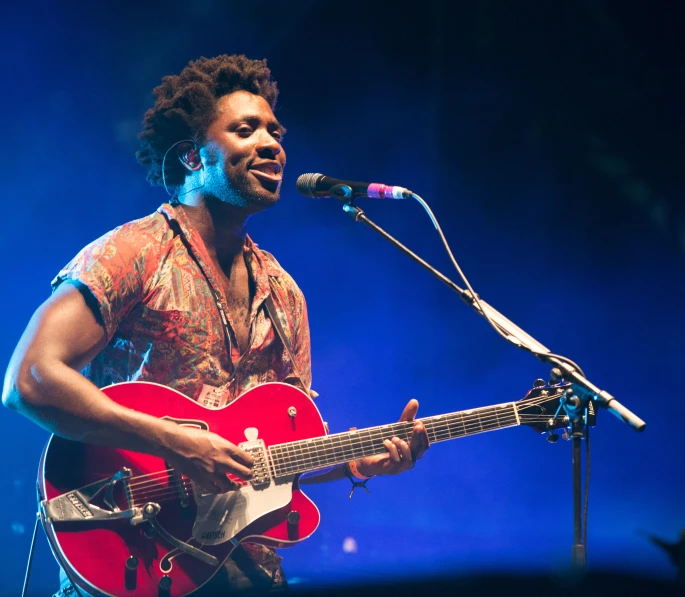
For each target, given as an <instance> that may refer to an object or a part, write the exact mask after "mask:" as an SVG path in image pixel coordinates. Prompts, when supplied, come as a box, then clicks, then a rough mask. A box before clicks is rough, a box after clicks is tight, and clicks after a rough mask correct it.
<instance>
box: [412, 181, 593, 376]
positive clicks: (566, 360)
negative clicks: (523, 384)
mask: <svg viewBox="0 0 685 597" xmlns="http://www.w3.org/2000/svg"><path fill="white" fill-rule="evenodd" d="M411 197H412V199H414V200H416V201H418V203H419V204H420V205H421V206H422V207H423V209H424V210H426V213H427V214H428V216H429V217H430V219H431V222H433V226H434V227H435V229H436V230H437V231H438V235H439V236H440V240H441V241H442V244H443V246H444V247H445V251H447V255H448V256H449V258H450V260H451V261H452V265H453V266H454V268H455V269H456V270H457V273H458V274H459V277H460V278H461V279H462V281H463V282H464V284H465V285H466V288H468V290H469V292H470V293H471V298H472V299H473V301H474V302H475V303H476V305H478V309H480V312H481V314H482V315H483V317H485V320H486V321H487V322H488V323H489V324H490V326H491V327H492V328H493V329H494V330H495V331H496V332H497V333H498V334H499V335H500V336H502V338H504V339H505V340H506V341H507V342H511V340H510V339H509V337H508V336H507V335H506V334H505V333H504V332H502V330H500V328H499V327H498V326H497V324H496V323H495V322H494V321H492V319H490V316H489V315H488V314H487V312H486V311H485V309H483V307H482V306H481V304H480V299H479V297H478V295H477V294H476V293H475V292H474V290H473V288H472V287H471V284H470V282H469V281H468V279H467V278H466V275H465V274H464V272H463V271H461V267H459V264H458V263H457V260H456V259H455V258H454V255H453V254H452V250H451V249H450V246H449V244H448V243H447V239H446V238H445V235H444V234H443V233H442V229H441V228H440V224H438V220H437V218H436V217H435V215H434V214H433V212H432V210H431V208H430V207H428V204H427V203H426V202H425V201H424V200H423V199H422V198H421V197H419V196H418V195H417V194H416V193H412V194H411ZM519 348H523V349H524V350H527V351H528V352H530V353H531V354H533V355H534V356H535V357H537V358H540V357H543V356H545V357H552V358H555V359H557V360H559V361H562V362H564V363H567V364H569V365H571V367H573V368H574V369H576V370H577V371H578V372H579V373H580V374H581V375H582V376H583V377H585V373H583V370H582V369H581V368H580V367H579V366H578V365H577V364H576V363H574V362H573V361H572V360H571V359H569V358H568V357H565V356H562V355H559V354H554V353H551V352H538V351H535V350H531V349H530V348H528V347H526V346H519Z"/></svg>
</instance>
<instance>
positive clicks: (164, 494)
mask: <svg viewBox="0 0 685 597" xmlns="http://www.w3.org/2000/svg"><path fill="white" fill-rule="evenodd" d="M529 416H530V417H535V416H536V415H529ZM543 418H545V419H546V417H543ZM237 482H238V483H239V484H240V485H241V486H246V485H248V483H247V482H245V481H242V480H237ZM181 487H182V488H183V489H184V490H186V491H187V490H191V493H192V489H193V481H192V480H191V479H188V478H184V479H182V481H181V482H180V483H179V482H172V483H170V484H169V485H168V486H164V487H161V486H159V487H157V489H153V488H148V489H146V490H139V491H138V492H136V494H135V495H133V492H132V496H131V497H132V498H133V500H132V506H133V507H139V506H140V505H142V504H137V503H136V502H137V501H138V500H142V501H143V502H145V503H147V502H148V501H150V500H152V499H154V500H155V501H157V502H161V501H169V500H177V499H179V498H180V497H181V496H179V489H180V488H181ZM208 495H211V494H208ZM187 497H190V496H189V495H188V496H187Z"/></svg>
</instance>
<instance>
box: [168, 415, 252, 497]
mask: <svg viewBox="0 0 685 597" xmlns="http://www.w3.org/2000/svg"><path fill="white" fill-rule="evenodd" d="M170 439H171V441H170V442H166V441H165V443H170V444H171V447H168V448H167V449H166V451H168V454H167V455H165V460H167V461H168V462H169V464H171V465H172V466H173V467H174V468H175V469H176V470H177V471H178V472H180V473H182V474H184V475H185V476H186V477H188V478H190V479H191V480H193V481H194V482H195V483H198V484H199V485H200V486H202V487H203V488H204V489H205V490H206V491H208V492H210V493H224V492H226V491H233V490H236V489H239V488H240V487H241V484H240V483H239V482H237V481H234V480H232V479H231V478H229V477H228V476H227V475H232V476H234V477H237V478H239V479H242V480H243V481H248V480H250V479H251V478H252V462H253V459H252V456H250V455H249V454H248V453H247V452H245V451H244V450H241V449H240V448H239V447H238V446H236V445H235V444H232V443H231V442H229V441H227V440H225V439H224V438H222V437H221V436H219V435H217V434H216V433H212V432H211V431H205V430H204V429H198V428H196V427H182V426H179V427H178V431H177V432H175V433H174V435H173V437H172V438H170Z"/></svg>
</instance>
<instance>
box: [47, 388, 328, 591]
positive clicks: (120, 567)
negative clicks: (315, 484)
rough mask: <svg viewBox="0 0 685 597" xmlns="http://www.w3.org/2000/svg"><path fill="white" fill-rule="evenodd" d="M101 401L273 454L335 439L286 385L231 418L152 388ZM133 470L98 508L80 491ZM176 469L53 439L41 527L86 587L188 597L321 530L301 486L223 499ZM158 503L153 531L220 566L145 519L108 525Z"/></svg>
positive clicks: (101, 496) (258, 392)
mask: <svg viewBox="0 0 685 597" xmlns="http://www.w3.org/2000/svg"><path fill="white" fill-rule="evenodd" d="M103 391H104V392H105V394H107V396H109V398H111V399H112V400H114V401H115V402H117V403H119V404H121V405H123V406H126V407H128V408H131V409H134V410H136V411H140V412H143V413H146V414H149V415H151V416H154V417H158V418H169V419H172V420H174V421H175V422H177V423H178V424H181V425H193V426H198V427H201V428H204V429H208V430H209V431H212V432H214V433H216V434H218V435H220V436H222V437H223V438H225V439H227V440H228V441H230V442H232V443H234V444H236V445H238V446H240V445H241V444H244V445H246V444H249V445H253V444H254V442H255V440H262V442H263V445H265V446H266V449H267V450H268V447H269V446H270V445H275V444H282V443H286V442H292V441H298V440H307V439H309V438H316V437H321V436H324V435H325V434H326V431H325V427H324V423H323V421H322V419H321V416H320V414H319V412H318V410H317V408H316V407H315V406H314V403H313V402H312V401H311V400H310V398H309V397H308V396H307V395H306V394H305V393H304V392H302V391H300V390H299V389H297V388H294V387H293V386H290V385H287V384H283V383H269V384H264V385H262V386H258V387H256V388H253V389H252V390H249V391H248V392H246V393H245V394H243V395H242V396H241V397H240V398H238V399H237V400H235V401H234V402H232V403H231V404H229V405H227V406H225V407H223V408H221V409H209V408H206V407H204V406H202V405H200V404H198V403H197V402H195V401H194V400H191V399H189V398H187V397H186V396H184V395H182V394H180V393H178V392H176V391H174V390H171V389H169V388H167V387H164V386H161V385H157V384H152V383H145V382H131V383H122V384H116V385H113V386H109V387H108V388H105V389H104V390H103ZM250 442H252V444H250ZM125 469H128V470H130V476H128V477H127V478H126V481H125V482H124V481H116V482H112V483H105V485H104V489H103V490H102V491H99V492H97V493H96V495H94V496H92V499H88V500H85V499H84V498H83V494H84V493H85V492H80V491H79V490H81V489H82V488H87V487H88V486H89V485H92V484H94V483H96V482H98V481H103V480H106V479H109V478H111V477H112V476H113V475H115V474H116V473H117V472H119V471H122V470H125ZM169 469H170V467H169V466H168V464H167V463H166V462H165V461H164V460H163V459H161V458H158V457H155V456H150V455H148V454H142V453H138V452H132V451H127V450H119V449H113V448H106V447H101V446H96V445H92V444H84V443H80V442H74V441H70V440H65V439H63V438H60V437H58V436H54V435H53V436H52V437H51V438H50V440H49V441H48V444H47V446H46V448H45V450H44V452H43V455H42V457H41V462H40V468H39V474H38V489H39V493H40V499H41V506H42V508H41V511H42V512H43V517H42V518H43V523H44V527H45V531H46V534H47V536H48V540H49V542H50V545H51V548H52V550H53V553H54V554H55V557H56V558H57V560H58V561H59V563H60V564H61V566H62V567H63V568H64V570H65V571H66V573H67V575H68V576H69V577H70V578H71V580H72V582H74V583H75V584H76V585H77V586H78V587H80V588H82V589H83V590H85V591H87V592H88V593H91V594H94V595H100V594H104V595H112V596H115V597H122V596H130V597H158V596H162V595H165V596H168V597H183V596H185V595H187V594H190V593H192V592H193V591H195V590H196V589H198V588H199V587H201V586H202V585H203V584H205V583H206V582H207V581H208V580H209V579H210V578H211V577H212V576H213V575H214V574H215V573H216V572H217V571H218V570H219V569H220V568H221V564H222V563H223V562H224V561H225V560H226V558H227V557H228V556H229V555H230V554H231V551H232V550H233V549H234V548H235V546H237V545H238V544H239V543H240V542H243V541H245V542H251V543H261V544H263V545H267V546H272V547H289V546H292V545H294V544H295V543H297V542H298V541H301V540H302V539H305V538H306V537H308V536H310V535H311V534H312V533H313V532H314V531H315V530H316V528H317V527H318V524H319V519H320V517H319V511H318V509H317V508H316V506H315V505H314V503H313V502H312V501H311V500H310V499H309V498H307V496H305V495H304V494H303V493H302V492H301V491H300V489H299V487H298V484H297V476H296V475H293V476H291V477H285V478H283V477H282V478H279V479H275V478H272V479H271V480H270V482H266V483H263V484H261V485H259V486H256V485H254V484H246V485H244V486H243V487H242V488H241V489H240V490H238V491H232V492H229V493H226V494H221V495H214V494H207V493H205V492H204V491H203V490H202V489H201V488H199V487H196V486H194V484H192V483H190V481H189V480H187V479H186V478H182V477H181V476H180V475H178V473H176V472H174V471H172V470H169ZM126 475H128V473H126ZM60 496H63V497H60ZM51 500H52V501H51ZM149 503H154V504H158V505H159V506H160V507H161V508H160V509H159V511H158V513H157V514H156V516H155V520H156V523H158V524H159V525H160V526H161V527H162V528H163V529H164V531H166V533H168V534H169V535H171V536H172V537H174V538H175V539H177V540H180V541H182V542H184V543H186V544H188V545H191V546H193V547H195V548H197V549H199V550H201V551H202V552H203V553H204V554H209V556H213V557H214V558H216V559H215V560H214V561H213V562H211V563H208V562H207V561H206V560H203V559H202V558H200V557H197V556H196V555H192V554H190V553H187V552H186V551H182V550H179V549H178V548H177V547H175V546H174V545H173V544H172V542H170V541H168V540H167V539H166V538H165V537H164V533H160V532H157V531H155V529H154V528H153V525H152V524H151V523H150V521H149V520H147V519H146V520H143V521H141V520H140V519H138V520H135V519H134V522H136V524H133V523H132V519H131V516H130V515H129V516H128V517H125V516H123V514H122V517H121V518H118V519H117V518H116V517H112V516H110V515H109V513H110V512H111V511H112V510H114V511H115V512H122V513H125V512H126V511H128V512H131V509H132V507H135V508H138V509H139V510H143V509H144V508H143V507H144V506H145V504H149ZM45 504H48V505H49V507H48V508H47V510H46V509H45V508H44V507H43V506H44V505H45ZM98 507H99V508H100V509H98ZM99 512H106V513H107V514H106V515H102V516H101V515H100V514H99ZM293 513H294V514H293ZM289 515H290V516H289ZM79 516H81V517H82V520H78V518H79Z"/></svg>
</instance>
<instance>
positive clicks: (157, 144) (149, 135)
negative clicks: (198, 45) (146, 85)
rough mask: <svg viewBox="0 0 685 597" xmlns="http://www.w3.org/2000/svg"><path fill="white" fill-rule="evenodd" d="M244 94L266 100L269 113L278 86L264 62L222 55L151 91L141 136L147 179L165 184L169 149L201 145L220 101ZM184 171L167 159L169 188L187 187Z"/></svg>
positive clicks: (201, 61)
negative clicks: (182, 144) (181, 143)
mask: <svg viewBox="0 0 685 597" xmlns="http://www.w3.org/2000/svg"><path fill="white" fill-rule="evenodd" d="M238 90H244V91H249V92H250V93H254V94H255V95H260V96H262V97H263V98H264V99H265V100H266V101H267V102H269V105H270V106H271V109H274V108H275V106H276V99H277V98H278V86H277V85H276V82H275V81H272V80H271V71H270V70H269V69H268V68H267V66H266V59H264V60H250V59H249V58H247V57H246V56H244V55H242V54H240V55H233V56H228V55H225V54H224V55H222V56H217V57H216V58H204V57H202V58H199V59H198V60H191V61H190V62H189V63H188V65H187V66H186V67H185V68H184V69H183V70H182V71H181V73H180V74H179V75H169V76H166V77H164V78H163V79H162V83H161V85H159V86H158V87H155V89H154V90H153V91H152V93H153V95H154V97H155V104H154V106H152V108H150V109H149V110H148V111H147V112H146V113H145V118H144V119H143V131H142V132H141V133H140V135H139V138H140V149H139V150H138V152H136V157H137V158H138V162H140V163H141V164H142V165H144V166H146V167H147V179H148V180H149V181H150V183H152V184H157V185H162V184H163V179H162V162H163V161H164V155H165V153H166V152H167V150H168V149H169V148H170V147H171V146H172V145H173V144H174V143H177V142H178V141H182V140H183V139H192V140H193V141H194V142H195V143H196V144H198V145H202V144H203V143H204V141H205V135H206V134H207V129H208V128H209V125H210V124H211V123H212V122H213V121H214V120H215V118H216V116H217V113H216V104H217V100H218V99H219V98H220V97H222V96H224V95H227V94H229V93H233V92H234V91H238ZM185 176H186V169H185V168H183V166H182V165H181V164H180V162H179V161H178V160H177V159H170V158H169V157H167V159H166V161H165V163H164V177H165V179H166V184H167V186H170V187H174V186H175V187H178V186H180V185H182V184H183V181H184V179H185Z"/></svg>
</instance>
